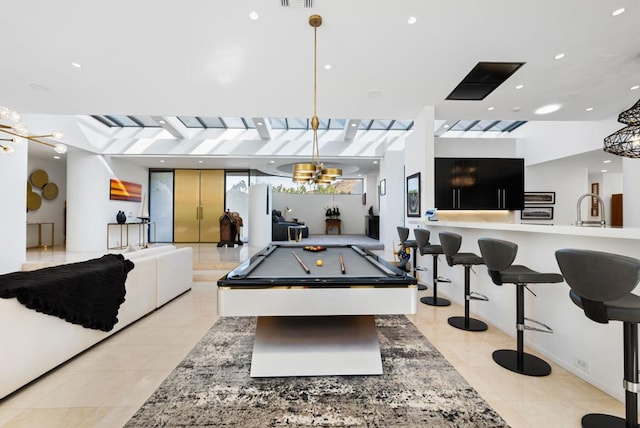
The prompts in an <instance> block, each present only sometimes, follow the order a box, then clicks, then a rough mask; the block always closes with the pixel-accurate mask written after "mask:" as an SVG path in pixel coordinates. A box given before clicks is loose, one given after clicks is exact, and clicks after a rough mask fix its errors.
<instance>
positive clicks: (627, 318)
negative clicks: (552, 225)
mask: <svg viewBox="0 0 640 428" xmlns="http://www.w3.org/2000/svg"><path fill="white" fill-rule="evenodd" d="M556 260H557V261H558V265H559V266H560V271H561V272H562V274H563V275H564V278H565V281H566V282H567V284H569V287H571V291H570V292H569V297H570V298H571V300H572V301H573V303H575V304H576V305H578V306H579V307H581V308H582V309H583V310H584V314H585V315H586V316H587V318H589V319H590V320H592V321H595V322H598V323H602V324H606V323H608V322H609V321H622V325H623V331H624V382H623V385H624V388H625V413H626V417H625V419H622V418H618V417H616V416H611V415H604V414H600V413H591V414H588V415H585V416H583V417H582V426H583V427H588V428H591V427H638V391H639V390H640V382H639V380H638V322H640V296H637V295H635V294H631V291H632V290H633V289H634V288H635V287H636V285H637V284H638V281H640V260H638V259H634V258H631V257H626V256H621V255H617V254H610V253H603V252H600V251H591V250H575V249H562V250H558V251H556Z"/></svg>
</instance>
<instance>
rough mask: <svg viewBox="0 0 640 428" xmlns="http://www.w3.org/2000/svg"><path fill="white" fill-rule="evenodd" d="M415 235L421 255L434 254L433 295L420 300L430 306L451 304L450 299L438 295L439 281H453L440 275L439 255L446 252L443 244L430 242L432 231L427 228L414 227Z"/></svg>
mask: <svg viewBox="0 0 640 428" xmlns="http://www.w3.org/2000/svg"><path fill="white" fill-rule="evenodd" d="M413 235H414V236H415V237H416V242H417V243H418V251H419V252H420V255H421V256H424V255H425V254H430V255H432V256H433V268H432V269H431V271H432V272H433V282H432V284H433V297H431V296H425V297H421V298H420V301H421V302H422V303H424V304H425V305H430V306H449V305H450V304H451V302H450V301H448V300H447V299H443V298H442V297H438V282H451V281H450V280H448V279H443V278H439V277H438V255H440V254H444V251H443V250H442V245H433V244H430V243H429V239H430V238H431V232H429V231H428V230H427V229H413ZM417 269H418V270H426V269H421V268H420V267H418V268H417Z"/></svg>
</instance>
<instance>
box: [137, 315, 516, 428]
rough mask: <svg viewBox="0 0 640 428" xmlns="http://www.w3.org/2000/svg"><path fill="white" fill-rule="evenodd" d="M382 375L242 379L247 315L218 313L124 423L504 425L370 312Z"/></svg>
mask: <svg viewBox="0 0 640 428" xmlns="http://www.w3.org/2000/svg"><path fill="white" fill-rule="evenodd" d="M376 325H377V327H378V338H379V340H380V347H381V352H382V362H383V368H384V374H383V375H382V376H325V377H298V378H294V377H286V378H250V377H249V369H250V364H251V352H252V348H253V335H254V332H255V327H256V319H255V318H248V317H226V318H221V319H220V320H219V321H218V322H217V323H216V324H215V325H214V326H213V327H212V328H211V330H210V331H209V332H208V333H207V334H206V335H205V336H204V337H203V338H202V340H201V341H200V342H199V343H198V344H197V345H196V347H195V348H194V349H193V350H192V351H191V352H190V353H189V355H187V357H186V358H185V359H184V360H183V361H182V362H181V363H180V365H179V366H178V367H177V368H176V369H175V370H174V371H173V372H172V373H171V374H170V375H169V377H167V379H165V380H164V382H163V383H162V384H161V385H160V387H159V388H158V389H157V390H156V391H155V392H154V393H153V395H152V396H151V397H150V398H149V399H148V400H147V402H146V403H145V404H144V405H143V406H142V407H141V408H140V409H139V410H138V412H137V413H136V414H135V415H134V416H133V417H132V418H131V419H130V420H129V422H128V423H127V425H126V427H151V426H168V427H205V426H206V427H281V426H320V427H337V426H340V427H345V426H352V427H506V426H507V424H506V423H505V421H504V420H503V419H502V418H501V417H500V416H499V415H498V414H497V413H496V412H495V411H494V410H493V409H492V408H491V407H489V405H488V404H487V403H486V402H485V401H484V400H483V399H482V398H481V397H480V396H479V395H478V393H477V392H476V391H475V390H474V389H473V388H472V387H471V386H470V385H469V384H468V383H467V382H466V381H465V380H464V378H462V376H461V375H460V374H459V373H458V372H457V371H456V370H455V369H454V368H453V367H452V366H451V365H450V364H449V363H448V362H447V361H446V360H445V358H444V357H443V356H442V355H441V354H440V353H439V352H438V351H437V350H436V349H435V348H434V347H433V345H431V344H430V343H429V341H428V340H427V339H426V338H425V337H424V336H423V335H422V334H421V333H420V332H419V331H418V329H417V328H416V327H415V326H414V325H413V324H412V323H411V322H410V321H409V320H408V319H407V318H406V317H405V316H402V315H400V316H397V315H392V316H378V317H376Z"/></svg>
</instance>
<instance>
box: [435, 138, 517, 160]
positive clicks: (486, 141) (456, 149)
mask: <svg viewBox="0 0 640 428" xmlns="http://www.w3.org/2000/svg"><path fill="white" fill-rule="evenodd" d="M434 155H435V157H437V158H460V157H464V158H515V157H518V156H517V153H516V139H515V138H436V139H435V153H434Z"/></svg>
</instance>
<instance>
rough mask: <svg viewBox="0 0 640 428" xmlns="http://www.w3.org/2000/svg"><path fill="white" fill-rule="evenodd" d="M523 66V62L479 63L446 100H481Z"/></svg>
mask: <svg viewBox="0 0 640 428" xmlns="http://www.w3.org/2000/svg"><path fill="white" fill-rule="evenodd" d="M523 65H524V62H479V63H478V64H476V66H475V67H473V69H472V70H471V71H470V72H469V74H467V76H466V77H465V78H464V79H462V82H460V83H459V84H458V86H456V88H455V89H454V90H453V91H451V93H450V94H449V96H448V97H447V99H448V100H464V101H479V100H483V99H484V98H485V97H486V96H487V95H489V94H490V93H491V92H493V91H494V89H496V88H497V87H498V86H500V85H502V83H504V81H505V80H507V79H508V78H509V77H510V76H511V75H512V74H513V73H515V72H516V71H517V70H518V69H519V68H520V67H522V66H523Z"/></svg>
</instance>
